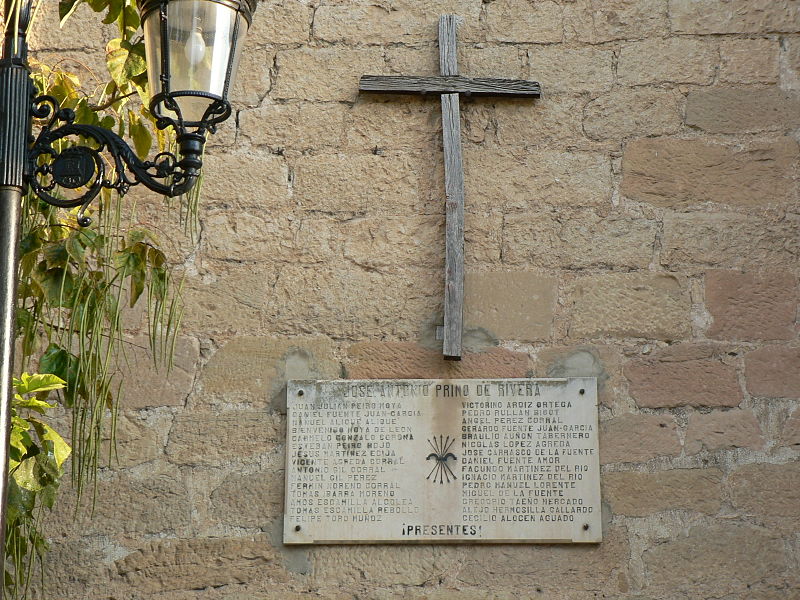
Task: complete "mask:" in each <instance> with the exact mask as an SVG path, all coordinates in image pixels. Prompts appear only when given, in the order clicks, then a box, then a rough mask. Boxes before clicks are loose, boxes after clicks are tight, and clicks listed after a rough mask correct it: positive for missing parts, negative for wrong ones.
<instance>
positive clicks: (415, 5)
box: [314, 0, 481, 45]
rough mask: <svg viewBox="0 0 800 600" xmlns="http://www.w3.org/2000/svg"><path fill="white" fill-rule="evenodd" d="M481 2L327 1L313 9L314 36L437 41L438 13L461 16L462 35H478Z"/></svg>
mask: <svg viewBox="0 0 800 600" xmlns="http://www.w3.org/2000/svg"><path fill="white" fill-rule="evenodd" d="M480 8H481V6H480V3H477V2H474V1H469V2H459V1H457V0H435V1H433V2H418V1H416V0H397V1H394V2H392V4H391V5H390V6H384V5H380V4H376V3H374V2H369V1H365V0H356V1H352V2H347V3H339V4H327V5H323V6H320V7H318V8H317V9H316V11H315V12H314V37H315V38H316V39H319V40H322V41H325V42H334V43H342V42H343V43H345V44H347V45H357V44H378V45H381V44H392V43H405V44H414V45H417V44H424V43H429V44H434V43H435V42H436V40H437V25H438V22H439V15H441V14H444V13H449V12H456V13H457V14H458V16H459V17H461V27H459V33H460V36H459V37H460V38H462V39H472V38H474V36H475V35H476V28H477V27H478V18H479V16H480Z"/></svg>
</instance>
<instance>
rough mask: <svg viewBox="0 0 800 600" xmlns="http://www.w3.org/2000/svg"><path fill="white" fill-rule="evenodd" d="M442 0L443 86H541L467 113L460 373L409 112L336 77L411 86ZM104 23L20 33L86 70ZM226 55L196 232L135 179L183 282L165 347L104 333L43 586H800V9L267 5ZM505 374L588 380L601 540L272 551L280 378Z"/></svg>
mask: <svg viewBox="0 0 800 600" xmlns="http://www.w3.org/2000/svg"><path fill="white" fill-rule="evenodd" d="M444 12H454V13H457V14H459V15H461V17H462V18H463V23H462V25H461V27H460V30H459V36H460V47H461V48H460V55H459V58H460V63H461V67H462V71H463V72H464V73H465V74H468V75H472V76H496V77H509V78H530V79H535V80H538V81H540V82H541V83H542V86H543V89H544V93H543V97H542V98H541V100H539V101H537V102H535V103H531V102H530V101H522V100H503V99H472V100H466V101H465V102H464V106H463V113H464V114H463V121H464V125H463V131H464V138H465V139H464V143H465V149H464V152H465V164H466V189H467V217H466V232H467V233H466V237H467V242H466V256H467V269H468V275H467V305H466V324H467V332H466V340H467V345H468V350H469V352H468V353H467V355H466V356H465V358H464V360H463V361H462V362H460V363H447V362H444V361H442V360H441V358H440V350H439V349H438V348H437V345H436V342H435V341H434V329H435V326H436V325H437V324H439V323H440V321H441V305H442V293H443V292H442V286H443V281H442V265H443V253H444V252H443V230H444V222H443V203H442V195H443V167H442V158H441V150H440V141H439V127H440V117H439V108H438V102H437V101H435V100H433V99H421V98H413V97H382V96H370V97H367V96H359V95H358V78H359V76H360V75H361V74H367V73H369V74H436V73H437V72H438V53H437V45H436V24H437V19H438V16H439V15H440V14H441V13H444ZM47 20H50V21H54V20H55V17H54V16H53V15H52V14H50V15H48V16H47V19H45V21H46V22H47ZM106 35H107V32H104V31H103V30H102V29H101V26H100V25H99V24H97V20H96V17H95V16H94V15H91V14H90V13H88V12H84V13H82V14H81V16H80V17H79V18H78V19H76V20H74V21H73V22H72V23H71V24H70V25H69V27H68V29H65V30H64V31H62V32H56V31H55V30H51V31H50V32H49V33H47V34H46V35H45V34H41V36H40V37H39V38H37V44H38V47H39V48H40V49H41V50H42V51H41V52H40V55H41V56H49V57H59V56H67V57H70V56H72V57H79V58H80V59H81V60H82V61H84V62H88V63H89V64H102V51H101V50H99V49H97V48H94V47H93V49H89V50H87V49H85V46H86V43H87V42H86V40H87V39H91V40H95V39H98V40H99V39H102V38H103V36H106ZM247 45H248V48H247V52H246V53H245V54H244V58H243V60H242V67H241V77H240V83H239V84H238V86H237V92H236V109H237V110H236V117H235V119H231V122H229V123H228V124H226V125H225V126H224V127H223V128H222V130H221V132H220V133H219V134H218V135H217V136H216V137H215V138H214V139H213V144H212V146H213V147H212V148H211V149H210V150H209V153H208V157H207V161H206V164H207V166H206V170H205V173H206V180H205V184H204V192H203V201H202V208H201V217H200V224H201V229H200V233H199V237H198V239H196V240H194V241H192V240H191V239H190V238H188V237H185V236H181V235H180V234H179V233H176V232H178V231H179V229H178V226H177V216H176V214H175V211H173V212H171V213H165V211H163V209H162V205H161V204H160V200H159V199H156V198H153V197H152V195H149V194H147V193H138V192H137V195H136V197H137V198H138V203H139V217H140V219H141V220H142V222H144V223H146V224H147V225H148V226H150V227H153V228H156V229H157V230H159V231H161V232H162V235H163V239H164V243H165V245H166V246H167V248H168V250H169V252H170V253H171V256H172V257H173V258H174V259H175V261H176V263H178V264H179V267H180V269H181V270H182V271H183V272H185V274H186V284H185V288H186V293H185V298H186V314H185V317H184V330H183V337H182V338H181V340H180V343H179V346H178V357H177V366H176V369H175V370H174V371H173V372H172V373H171V374H170V375H168V376H167V377H166V378H165V376H164V375H163V374H156V373H154V372H152V371H150V370H149V368H148V367H147V362H146V356H144V354H140V353H137V352H140V351H139V350H136V349H135V346H134V347H133V348H134V350H132V352H131V353H130V357H129V358H130V359H131V368H130V373H129V375H128V376H127V378H126V386H127V387H126V392H125V397H124V400H123V408H122V412H121V416H120V423H119V447H118V450H119V464H118V466H117V467H115V468H113V469H107V470H103V472H102V473H101V483H100V486H99V496H98V504H97V508H96V511H95V514H94V517H93V518H88V517H86V516H85V515H84V514H83V513H80V514H79V516H78V517H76V518H73V516H72V512H71V507H72V506H73V504H74V500H73V499H72V498H71V496H70V493H69V492H66V493H65V496H64V503H63V506H62V509H61V511H60V517H61V518H59V519H51V525H50V529H49V535H50V536H51V538H52V546H53V553H52V559H51V561H50V562H49V567H48V573H47V577H48V590H49V593H50V595H49V596H48V597H51V598H63V599H66V600H69V599H76V600H77V599H81V600H83V599H87V598H91V599H97V600H100V599H103V600H106V599H111V598H113V599H116V600H136V599H144V598H148V599H149V598H153V599H158V600H194V599H198V600H223V599H224V600H260V599H266V598H275V599H281V600H284V599H292V598H298V599H299V598H307V597H320V598H330V599H339V598H341V599H356V598H359V599H366V598H369V599H373V598H374V599H388V598H403V599H408V600H411V599H422V598H432V599H449V598H465V599H466V598H469V599H476V600H477V599H483V598H494V599H512V598H514V599H519V598H564V599H570V600H572V599H575V600H577V599H585V598H593V599H594V598H614V599H622V598H643V599H644V598H648V599H655V598H715V599H725V600H732V599H734V598H736V599H738V598H742V599H744V598H748V599H751V598H764V599H766V598H775V599H777V598H781V599H783V598H792V597H798V596H800V462H798V457H800V400H799V399H798V397H799V396H800V339H798V327H797V313H798V275H800V268H799V267H798V258H799V256H798V255H800V236H799V234H800V210H799V209H798V185H797V184H798V162H799V161H798V159H799V158H800V151H799V150H798V141H797V140H798V131H800V2H797V1H796V0H724V1H722V0H638V1H637V0H348V1H345V0H264V1H262V2H261V3H260V6H259V8H258V12H257V14H256V18H255V22H254V25H253V28H252V36H251V37H250V39H249V41H248V43H247ZM142 332H143V329H142V319H141V315H138V316H135V317H132V318H131V319H130V323H129V331H128V334H129V337H130V341H132V342H136V341H137V340H141V339H142V338H141V336H142ZM530 375H535V376H566V375H596V376H597V377H598V378H599V381H600V386H601V395H600V398H601V403H602V406H601V410H600V418H601V429H602V435H601V439H600V451H601V462H602V464H603V475H602V481H603V483H602V489H603V499H604V505H603V508H604V529H605V531H604V534H605V540H604V542H603V543H602V544H600V545H598V546H592V547H570V546H558V545H555V546H504V545H491V546H481V547H469V546H447V545H421V546H399V547H388V546H375V547H372V546H356V547H346V546H344V547H341V546H340V547H337V546H331V547H318V548H293V549H290V548H286V547H284V546H283V545H282V544H281V533H280V532H281V520H282V519H281V518H282V510H283V466H282V465H283V460H284V456H283V452H284V437H285V397H284V396H285V384H286V381H287V379H291V378H310V377H314V378H316V377H319V378H338V377H351V378H375V377H424V378H429V377H517V376H519V377H523V376H530Z"/></svg>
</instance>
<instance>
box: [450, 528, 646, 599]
mask: <svg viewBox="0 0 800 600" xmlns="http://www.w3.org/2000/svg"><path fill="white" fill-rule="evenodd" d="M629 552H630V548H629V541H628V536H627V532H626V530H625V529H624V528H621V527H616V528H614V529H611V530H609V531H607V532H605V534H604V538H603V543H602V544H574V545H570V544H553V545H541V544H531V545H527V546H515V547H508V546H503V545H489V546H486V547H484V548H481V552H480V553H476V552H475V550H474V548H469V547H466V548H460V549H457V550H456V551H455V552H454V554H455V555H456V557H457V559H459V561H458V563H457V565H458V569H459V571H458V580H459V581H460V582H461V583H462V584H466V585H470V586H477V587H480V588H481V589H483V590H484V592H486V591H489V590H504V589H507V588H508V587H509V586H510V584H512V582H516V581H519V583H518V584H514V587H513V588H512V593H514V597H516V598H525V597H526V596H527V597H528V598H537V597H541V598H570V599H571V600H577V599H579V598H591V597H592V596H594V595H595V594H597V595H599V596H601V597H602V596H604V595H605V596H606V597H614V596H616V595H617V594H619V592H620V591H621V590H622V589H625V587H626V586H627V574H628V560H629V556H630V554H629ZM524 565H537V567H536V572H535V575H533V576H529V575H528V573H529V571H528V569H527V567H526V566H524ZM565 575H568V577H565ZM521 579H525V580H526V581H525V582H524V583H523V582H522V581H520V580H521ZM567 579H568V580H569V581H567ZM532 582H533V585H532ZM566 588H569V591H567V589H566ZM534 589H535V590H537V591H536V592H535V593H533V590H534ZM538 590H541V591H538ZM453 597H457V596H453Z"/></svg>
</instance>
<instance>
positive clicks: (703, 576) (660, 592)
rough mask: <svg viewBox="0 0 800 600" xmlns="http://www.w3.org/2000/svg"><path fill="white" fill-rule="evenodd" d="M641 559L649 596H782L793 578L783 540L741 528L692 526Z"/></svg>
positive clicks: (748, 527) (738, 525)
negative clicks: (755, 591) (761, 593)
mask: <svg viewBox="0 0 800 600" xmlns="http://www.w3.org/2000/svg"><path fill="white" fill-rule="evenodd" d="M642 559H643V560H644V563H645V567H646V569H647V572H648V580H647V583H646V584H645V586H644V590H645V593H647V594H649V595H651V596H655V597H669V595H671V594H675V593H679V594H692V595H698V596H700V597H708V596H709V595H714V594H729V595H730V594H733V595H739V596H742V595H744V596H749V595H750V594H752V593H753V592H752V589H753V588H757V589H759V590H761V589H764V590H765V591H766V592H770V591H771V592H772V594H779V593H780V589H781V588H785V586H786V583H787V581H786V580H787V578H789V574H788V573H787V572H786V569H787V567H788V565H789V562H788V560H789V559H788V557H787V556H786V554H785V552H784V549H783V541H782V540H781V538H780V537H779V535H778V534H776V533H773V532H771V531H768V530H765V529H763V528H761V527H753V526H751V525H746V524H742V523H724V522H723V523H714V524H712V525H697V526H694V527H691V528H690V529H689V531H688V535H687V534H686V533H682V534H680V535H676V536H674V537H672V538H671V539H670V540H668V541H667V542H666V543H661V544H657V545H654V546H653V547H651V548H648V549H647V550H645V551H644V553H643V555H642ZM766 597H769V596H766ZM773 597H778V596H773Z"/></svg>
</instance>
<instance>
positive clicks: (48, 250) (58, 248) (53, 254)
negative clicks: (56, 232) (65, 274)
mask: <svg viewBox="0 0 800 600" xmlns="http://www.w3.org/2000/svg"><path fill="white" fill-rule="evenodd" d="M42 256H44V259H45V261H47V268H48V269H52V268H54V267H63V266H64V265H66V264H67V262H69V253H68V252H67V247H66V245H65V244H64V243H63V242H58V243H55V244H47V245H46V246H45V247H44V250H43V251H42Z"/></svg>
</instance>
